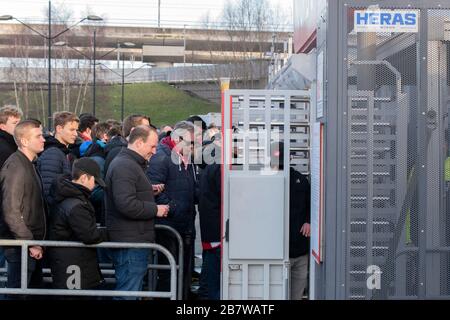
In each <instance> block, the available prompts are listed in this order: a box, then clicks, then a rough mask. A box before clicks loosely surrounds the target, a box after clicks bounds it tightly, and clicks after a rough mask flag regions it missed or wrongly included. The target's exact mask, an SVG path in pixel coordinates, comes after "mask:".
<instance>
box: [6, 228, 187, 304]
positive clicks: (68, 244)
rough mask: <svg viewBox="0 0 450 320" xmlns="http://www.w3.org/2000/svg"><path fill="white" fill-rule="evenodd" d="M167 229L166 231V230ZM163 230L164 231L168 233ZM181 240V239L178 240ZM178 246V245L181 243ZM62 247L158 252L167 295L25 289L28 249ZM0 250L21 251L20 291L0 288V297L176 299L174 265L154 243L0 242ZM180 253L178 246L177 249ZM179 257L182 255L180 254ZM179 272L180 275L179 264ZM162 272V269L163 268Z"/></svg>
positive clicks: (181, 268)
mask: <svg viewBox="0 0 450 320" xmlns="http://www.w3.org/2000/svg"><path fill="white" fill-rule="evenodd" d="M168 228H170V227H168ZM168 228H164V229H168ZM171 231H172V230H171ZM180 238H181V237H180ZM181 244H182V242H181ZM30 246H41V247H64V248H111V249H123V248H133V249H153V250H157V251H160V252H162V253H163V254H164V255H165V256H166V257H167V260H168V261H169V266H159V267H168V268H170V291H169V292H156V291H116V290H68V289H29V288H28V283H27V280H28V277H27V273H28V247H30ZM0 247H21V255H22V259H21V287H20V288H0V294H22V295H23V294H25V295H27V294H29V295H50V296H55V295H67V296H105V297H148V298H170V299H171V300H176V299H177V279H176V278H177V273H176V269H177V265H176V262H175V258H174V257H173V255H172V254H171V253H170V252H169V251H168V250H167V249H166V248H164V247H163V246H161V245H159V244H155V243H125V242H103V243H100V244H96V245H85V244H82V243H80V242H67V241H30V240H0ZM181 249H182V246H181ZM181 253H182V251H181ZM181 262H182V260H181ZM180 266H181V267H180V268H179V270H180V271H181V275H182V270H183V267H182V264H180ZM164 269H165V268H164Z"/></svg>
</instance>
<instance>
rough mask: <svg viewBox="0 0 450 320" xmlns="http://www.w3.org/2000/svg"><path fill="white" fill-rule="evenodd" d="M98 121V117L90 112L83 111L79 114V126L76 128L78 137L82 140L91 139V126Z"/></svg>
mask: <svg viewBox="0 0 450 320" xmlns="http://www.w3.org/2000/svg"><path fill="white" fill-rule="evenodd" d="M97 123H98V119H97V118H96V117H95V116H94V115H92V114H90V113H83V114H81V115H80V126H79V128H78V132H79V133H78V134H79V137H80V138H81V139H82V140H83V141H92V137H91V133H92V128H93V127H94V126H95V125H96V124H97Z"/></svg>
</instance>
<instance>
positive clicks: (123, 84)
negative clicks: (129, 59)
mask: <svg viewBox="0 0 450 320" xmlns="http://www.w3.org/2000/svg"><path fill="white" fill-rule="evenodd" d="M124 99H125V59H123V60H122V108H121V116H120V119H121V120H122V121H123V118H124Z"/></svg>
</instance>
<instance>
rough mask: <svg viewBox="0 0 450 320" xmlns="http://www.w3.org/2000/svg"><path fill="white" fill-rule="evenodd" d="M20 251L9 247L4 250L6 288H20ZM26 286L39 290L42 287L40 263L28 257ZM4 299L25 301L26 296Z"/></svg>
mask: <svg viewBox="0 0 450 320" xmlns="http://www.w3.org/2000/svg"><path fill="white" fill-rule="evenodd" d="M20 252H21V250H20V248H14V247H9V248H7V249H4V254H5V257H6V261H8V270H7V274H8V280H7V282H6V287H7V288H20V285H21V260H22V256H21V253H20ZM27 262H28V272H27V284H28V288H39V287H41V286H42V267H41V262H40V261H39V260H36V259H34V258H31V257H28V259H27ZM4 298H6V299H25V298H27V297H26V296H22V295H10V296H5V297H4Z"/></svg>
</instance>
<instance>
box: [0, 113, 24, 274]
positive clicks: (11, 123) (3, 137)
mask: <svg viewBox="0 0 450 320" xmlns="http://www.w3.org/2000/svg"><path fill="white" fill-rule="evenodd" d="M21 118H22V111H21V110H20V109H18V108H15V107H9V106H5V107H3V108H1V109H0V169H1V168H2V167H3V164H4V163H5V161H6V159H8V158H9V156H10V155H12V154H13V153H14V152H16V151H17V145H16V142H15V141H14V137H13V135H14V129H15V128H16V126H17V124H18V123H19V122H20V119H21ZM0 212H1V206H0ZM4 264H5V255H4V254H3V249H2V248H0V268H1V267H3V266H4Z"/></svg>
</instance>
